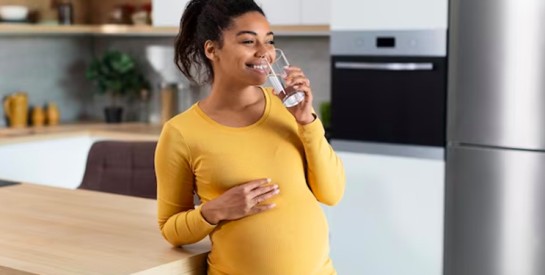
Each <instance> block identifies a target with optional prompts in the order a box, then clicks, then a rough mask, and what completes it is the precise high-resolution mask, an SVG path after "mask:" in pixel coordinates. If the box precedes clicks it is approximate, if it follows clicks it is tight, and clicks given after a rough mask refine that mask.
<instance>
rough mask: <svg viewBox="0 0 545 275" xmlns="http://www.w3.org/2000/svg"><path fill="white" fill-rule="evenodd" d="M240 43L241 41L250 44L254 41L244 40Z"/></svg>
mask: <svg viewBox="0 0 545 275" xmlns="http://www.w3.org/2000/svg"><path fill="white" fill-rule="evenodd" d="M242 43H243V44H252V43H254V41H252V40H244V41H242Z"/></svg>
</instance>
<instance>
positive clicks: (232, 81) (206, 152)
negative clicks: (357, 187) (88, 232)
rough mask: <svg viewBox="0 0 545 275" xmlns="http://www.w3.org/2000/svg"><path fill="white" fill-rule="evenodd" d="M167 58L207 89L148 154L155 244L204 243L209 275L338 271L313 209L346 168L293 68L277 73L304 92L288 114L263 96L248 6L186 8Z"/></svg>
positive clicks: (224, 0) (262, 54) (332, 191)
mask: <svg viewBox="0 0 545 275" xmlns="http://www.w3.org/2000/svg"><path fill="white" fill-rule="evenodd" d="M286 8H288V7H286ZM175 50H176V57H175V59H176V63H177V65H178V67H179V68H180V70H181V71H182V73H183V74H184V75H185V76H186V77H187V78H188V79H190V80H193V81H198V82H206V83H208V84H210V92H209V94H208V96H207V97H206V98H205V99H203V100H201V101H199V102H197V103H196V104H194V105H193V106H192V107H191V108H189V109H188V110H186V111H185V112H183V113H181V114H179V115H177V116H175V117H174V118H172V119H171V120H169V121H168V122H167V123H166V124H165V125H164V127H163V131H162V133H161V137H160V139H159V142H158V145H157V149H156V155H155V169H156V174H157V185H158V186H157V188H158V194H157V203H158V215H159V217H158V219H159V225H160V228H161V232H162V234H163V236H164V238H165V239H166V240H167V241H169V242H170V243H172V244H173V245H175V246H180V245H184V244H190V243H194V242H197V241H199V240H202V239H203V238H205V237H207V236H208V235H209V236H210V239H211V242H212V250H211V252H210V254H209V255H208V274H213V275H215V274H232V275H255V274H259V275H291V274H293V275H313V274H327V275H330V274H336V272H335V269H334V267H333V263H332V261H331V259H330V258H329V240H328V225H327V220H326V218H325V215H324V213H323V211H322V209H321V207H320V203H324V204H327V205H334V204H336V203H338V202H339V201H340V199H341V197H342V195H343V193H344V185H345V178H344V168H343V166H342V163H341V161H340V159H339V158H338V156H337V155H336V154H335V152H334V151H333V149H332V148H331V146H330V145H329V143H328V142H327V140H326V139H325V137H324V128H323V126H322V123H321V122H320V120H319V118H317V117H316V115H315V113H314V110H313V108H312V89H311V87H310V82H309V80H308V79H307V77H306V76H305V74H304V72H303V71H302V70H301V69H300V68H298V67H294V66H290V67H287V68H286V78H285V83H286V85H288V86H292V87H293V88H295V89H298V90H301V91H303V92H304V93H305V99H304V100H303V101H302V102H301V103H299V104H298V105H296V106H293V107H290V108H286V107H285V106H284V105H283V104H282V101H281V100H280V98H279V97H278V96H276V95H275V93H274V91H272V90H271V89H267V88H263V87H261V85H263V83H265V82H266V80H267V79H266V77H267V67H266V66H265V64H266V63H265V60H264V59H266V60H268V61H269V62H271V61H272V60H274V58H275V56H274V55H275V46H274V34H273V33H272V31H271V29H270V25H269V23H268V21H267V19H266V18H265V15H264V13H263V11H262V10H261V8H260V7H259V6H258V5H256V3H254V2H253V1H252V0H193V1H190V2H189V3H188V5H187V7H186V10H185V12H184V13H183V15H182V19H181V23H180V33H179V34H178V37H177V39H176V43H175ZM194 194H197V195H198V197H199V198H200V200H201V202H202V203H201V204H200V205H197V206H195V205H194V202H193V196H194Z"/></svg>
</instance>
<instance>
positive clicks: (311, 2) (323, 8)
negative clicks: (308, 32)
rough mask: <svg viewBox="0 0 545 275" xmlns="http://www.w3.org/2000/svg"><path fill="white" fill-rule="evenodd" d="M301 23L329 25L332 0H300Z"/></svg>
mask: <svg viewBox="0 0 545 275" xmlns="http://www.w3.org/2000/svg"><path fill="white" fill-rule="evenodd" d="M300 1H301V24H303V25H329V23H330V21H331V1H332V0H300Z"/></svg>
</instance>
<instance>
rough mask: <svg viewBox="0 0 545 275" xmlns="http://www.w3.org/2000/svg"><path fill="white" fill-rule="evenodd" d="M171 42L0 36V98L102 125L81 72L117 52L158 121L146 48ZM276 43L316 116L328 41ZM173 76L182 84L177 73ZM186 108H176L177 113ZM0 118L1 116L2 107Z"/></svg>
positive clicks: (99, 104) (98, 100)
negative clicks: (19, 96)
mask: <svg viewBox="0 0 545 275" xmlns="http://www.w3.org/2000/svg"><path fill="white" fill-rule="evenodd" d="M173 41H174V37H84V36H37V37H33V36H20V35H18V36H3V37H0V60H2V62H0V97H4V96H5V95H7V94H9V93H12V92H15V91H18V90H24V91H27V92H28V94H29V103H30V104H31V105H42V104H45V103H46V102H47V101H50V100H52V101H55V102H57V103H58V104H59V108H60V110H61V121H62V122H74V121H79V120H102V119H103V115H102V108H103V107H104V106H105V104H107V102H108V99H107V98H105V97H104V96H100V95H96V94H95V93H93V91H94V90H95V87H94V86H92V84H91V83H90V82H89V81H88V80H87V79H85V68H86V66H87V65H88V64H89V62H90V60H91V59H92V57H93V56H97V55H100V54H102V53H103V52H104V51H105V50H107V49H118V50H121V51H125V52H128V53H130V54H131V55H132V56H134V57H135V58H136V59H137V63H138V64H139V65H141V67H142V69H143V71H144V72H145V73H146V75H147V76H148V77H149V79H150V81H151V83H152V86H153V91H152V101H151V102H150V110H151V119H152V120H157V119H158V116H159V113H160V104H159V93H158V91H159V85H160V82H161V77H160V75H159V74H158V73H157V72H155V71H154V70H153V68H152V66H151V65H150V63H149V61H148V60H147V58H146V47H147V46H149V45H164V46H170V45H172V43H173ZM276 44H277V46H278V47H280V48H282V49H283V50H284V51H285V53H286V55H287V57H288V58H289V59H290V61H291V63H292V64H294V65H298V66H300V67H302V68H303V69H304V70H305V73H306V75H307V76H308V78H309V79H310V80H311V84H312V87H313V92H314V103H315V104H314V106H315V109H316V110H317V111H318V110H319V109H318V106H319V104H320V102H322V101H329V99H330V57H329V37H291V36H290V37H288V36H283V37H277V38H276ZM175 73H176V74H178V75H180V78H179V79H180V81H181V82H184V83H186V84H187V82H185V80H184V78H183V77H182V76H181V73H178V72H175ZM186 86H187V85H186ZM186 94H189V98H185V99H187V100H188V101H190V103H193V102H195V101H196V100H198V99H201V98H203V97H205V96H206V94H207V87H202V88H201V89H200V90H198V89H197V90H196V91H193V92H191V93H187V92H184V93H183V94H182V95H186ZM188 104H189V103H186V104H181V105H182V106H180V107H181V108H180V109H182V108H183V107H184V106H187V105H188ZM0 113H2V114H3V107H2V106H0ZM137 113H138V106H136V105H134V106H133V108H132V109H130V110H128V113H126V114H125V119H127V120H136V119H137V116H138V114H137ZM1 126H5V121H4V120H0V127H1Z"/></svg>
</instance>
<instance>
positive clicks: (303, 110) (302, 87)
mask: <svg viewBox="0 0 545 275" xmlns="http://www.w3.org/2000/svg"><path fill="white" fill-rule="evenodd" d="M286 72H287V76H286V78H285V82H286V86H288V87H293V88H294V89H295V90H298V91H303V92H304V93H305V98H304V99H303V101H301V102H300V103H299V104H297V105H295V106H293V107H289V108H288V110H289V111H290V113H291V114H292V115H293V116H294V117H295V120H296V121H297V123H299V124H301V125H305V124H309V123H311V122H313V121H314V119H315V116H314V114H313V113H314V111H313V108H312V99H313V98H312V89H311V88H310V81H309V80H308V78H307V77H306V76H305V74H304V73H303V70H302V69H301V68H299V67H294V66H289V67H288V68H286Z"/></svg>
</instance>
